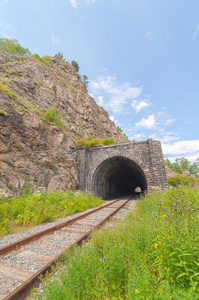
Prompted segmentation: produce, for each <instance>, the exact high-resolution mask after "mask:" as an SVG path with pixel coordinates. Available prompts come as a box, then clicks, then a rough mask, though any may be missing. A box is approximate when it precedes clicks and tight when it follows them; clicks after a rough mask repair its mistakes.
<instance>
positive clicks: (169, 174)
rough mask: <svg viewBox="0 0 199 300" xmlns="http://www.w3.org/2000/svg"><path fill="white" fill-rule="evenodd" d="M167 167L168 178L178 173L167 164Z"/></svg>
mask: <svg viewBox="0 0 199 300" xmlns="http://www.w3.org/2000/svg"><path fill="white" fill-rule="evenodd" d="M165 169H166V174H167V178H170V177H175V176H176V175H177V173H176V172H174V171H173V170H171V169H170V168H168V167H167V166H165Z"/></svg>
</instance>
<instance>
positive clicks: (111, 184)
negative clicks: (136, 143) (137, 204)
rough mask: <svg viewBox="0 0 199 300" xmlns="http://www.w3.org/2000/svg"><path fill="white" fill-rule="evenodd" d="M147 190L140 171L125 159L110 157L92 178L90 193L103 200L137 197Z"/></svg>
mask: <svg viewBox="0 0 199 300" xmlns="http://www.w3.org/2000/svg"><path fill="white" fill-rule="evenodd" d="M138 188H139V190H140V191H141V192H142V193H143V192H144V191H146V190H147V181H146V177H145V175H144V172H143V171H142V169H141V168H140V167H139V166H138V164H136V163H135V162H134V161H132V160H130V159H128V158H125V157H121V156H119V157H117V156H116V157H112V158H109V159H106V160H105V161H103V162H102V163H101V164H100V165H99V166H98V168H97V169H96V170H95V173H94V174H93V178H92V187H91V189H92V192H93V193H94V194H95V195H98V196H100V197H102V198H103V199H111V198H115V197H121V196H125V195H136V194H137V195H138V194H139V193H136V190H137V189H138Z"/></svg>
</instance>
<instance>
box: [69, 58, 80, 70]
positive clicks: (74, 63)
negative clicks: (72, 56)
mask: <svg viewBox="0 0 199 300" xmlns="http://www.w3.org/2000/svg"><path fill="white" fill-rule="evenodd" d="M71 65H72V66H73V67H74V68H75V69H76V71H77V72H79V65H78V63H77V62H76V61H75V60H72V61H71Z"/></svg>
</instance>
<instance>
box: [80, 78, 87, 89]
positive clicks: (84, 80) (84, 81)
mask: <svg viewBox="0 0 199 300" xmlns="http://www.w3.org/2000/svg"><path fill="white" fill-rule="evenodd" d="M81 80H82V83H83V84H84V86H85V88H86V89H87V87H88V83H89V80H88V77H87V76H86V75H82V76H81Z"/></svg>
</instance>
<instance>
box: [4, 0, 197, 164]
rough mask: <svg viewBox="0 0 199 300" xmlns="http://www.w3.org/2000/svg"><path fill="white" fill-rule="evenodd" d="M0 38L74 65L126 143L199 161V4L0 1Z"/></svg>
mask: <svg viewBox="0 0 199 300" xmlns="http://www.w3.org/2000/svg"><path fill="white" fill-rule="evenodd" d="M0 37H8V38H11V39H17V40H18V41H19V43H20V44H21V45H22V46H24V47H28V48H29V49H30V50H31V52H32V53H38V54H39V55H40V56H43V55H46V54H49V55H55V54H56V53H58V52H62V53H63V55H64V57H65V58H66V60H68V61H72V60H76V61H77V62H78V64H79V66H80V71H79V72H80V74H85V75H87V76H88V78H89V80H90V83H89V87H88V92H89V94H91V95H92V96H93V97H94V99H95V100H96V102H97V103H98V104H100V105H102V106H103V107H104V108H105V109H106V110H108V112H109V115H110V118H111V119H112V120H114V122H115V124H116V125H118V126H120V127H122V128H123V130H124V133H126V134H127V135H128V137H129V138H130V140H133V139H135V140H136V141H139V140H146V139H147V138H149V137H151V138H154V139H158V140H160V141H161V142H162V148H163V153H164V154H165V155H166V156H167V157H169V158H171V160H173V159H174V158H175V157H186V158H188V159H189V160H191V161H194V160H195V159H196V158H198V157H199V134H198V132H199V1H198V0H17V1H16V0H0Z"/></svg>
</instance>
